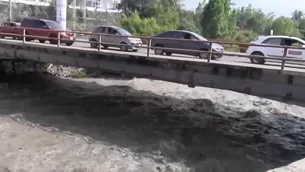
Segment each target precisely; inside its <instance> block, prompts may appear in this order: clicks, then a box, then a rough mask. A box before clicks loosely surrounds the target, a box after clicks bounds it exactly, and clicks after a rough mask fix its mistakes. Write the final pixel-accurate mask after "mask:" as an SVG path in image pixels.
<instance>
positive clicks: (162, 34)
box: [157, 31, 173, 38]
mask: <svg viewBox="0 0 305 172" xmlns="http://www.w3.org/2000/svg"><path fill="white" fill-rule="evenodd" d="M172 34H173V32H170V31H168V32H162V33H160V34H158V35H157V37H167V38H170V37H172Z"/></svg>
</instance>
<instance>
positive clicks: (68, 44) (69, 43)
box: [66, 41, 74, 46]
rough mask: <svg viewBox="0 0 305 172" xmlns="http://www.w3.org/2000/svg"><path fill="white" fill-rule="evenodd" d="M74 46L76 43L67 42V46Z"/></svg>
mask: <svg viewBox="0 0 305 172" xmlns="http://www.w3.org/2000/svg"><path fill="white" fill-rule="evenodd" d="M73 44H74V41H69V42H66V45H67V46H71V45H73Z"/></svg>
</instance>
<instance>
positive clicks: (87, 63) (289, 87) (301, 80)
mask: <svg viewBox="0 0 305 172" xmlns="http://www.w3.org/2000/svg"><path fill="white" fill-rule="evenodd" d="M14 44H15V45H12V44H9V43H3V42H2V43H0V58H3V59H24V60H33V61H39V62H46V63H53V64H63V65H69V66H74V67H84V68H99V69H101V70H102V71H107V72H112V73H124V74H126V75H132V76H135V77H145V78H150V79H159V80H164V81H170V82H176V83H181V84H187V85H189V86H190V87H194V86H204V87H211V88H219V89H226V90H232V91H237V92H241V93H246V94H252V95H257V96H261V97H270V98H284V99H289V100H298V101H304V100H305V94H303V93H304V92H305V77H304V76H302V75H299V74H298V73H293V74H285V73H281V72H280V71H279V70H271V69H262V68H254V67H245V66H232V65H227V64H213V63H207V62H204V61H202V62H195V61H193V62H192V61H186V60H181V59H180V60H179V59H165V58H151V57H144V56H135V55H128V54H122V53H120V54H117V53H104V52H103V53H102V52H97V51H96V52H94V51H86V50H81V49H74V50H71V49H67V48H63V47H62V48H57V47H46V46H40V45H34V44H22V43H20V44H19V43H14Z"/></svg>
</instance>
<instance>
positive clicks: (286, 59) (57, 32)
mask: <svg viewBox="0 0 305 172" xmlns="http://www.w3.org/2000/svg"><path fill="white" fill-rule="evenodd" d="M1 28H5V27H1ZM7 28H10V29H11V27H7ZM14 30H19V31H22V33H21V34H19V33H18V34H13V33H5V32H0V36H6V37H15V38H19V39H20V40H22V42H23V43H26V42H27V39H26V38H31V39H38V40H48V41H50V40H53V41H56V42H57V43H56V45H57V47H60V46H61V42H62V41H73V42H81V43H95V44H97V50H98V52H101V49H102V48H101V46H102V45H103V44H106V45H110V46H118V47H119V46H128V45H123V44H114V43H109V42H103V41H102V40H103V39H102V37H103V36H112V37H125V38H139V39H141V40H145V39H146V40H147V43H148V44H147V45H146V46H143V44H142V45H140V46H137V47H138V48H146V49H147V54H146V56H147V57H150V50H151V49H161V50H183V51H189V52H198V53H208V58H207V59H206V60H207V62H208V63H209V62H211V60H212V56H213V55H227V56H238V57H244V58H248V59H251V58H257V59H265V60H276V61H281V70H284V68H285V64H286V62H305V60H303V59H297V58H294V57H289V56H287V49H288V48H289V49H304V50H305V48H303V47H292V46H277V45H259V44H251V43H244V42H235V41H223V40H210V41H203V40H190V39H176V38H160V37H144V36H120V35H112V34H99V33H92V32H81V31H66V30H52V31H50V30H46V29H36V28H25V27H16V28H15V29H14ZM28 30H35V31H37V30H40V31H46V32H52V35H53V36H54V35H56V37H42V36H33V35H27V34H26V31H28ZM63 32H68V33H73V34H74V36H75V34H81V35H95V36H98V40H97V42H95V41H89V40H88V41H84V40H77V39H74V40H67V39H62V38H61V34H62V33H63ZM152 39H161V40H175V41H197V42H205V43H208V44H209V47H210V48H209V49H208V50H190V49H176V48H165V47H152V46H151V41H152ZM213 43H217V44H222V45H223V44H225V45H237V46H258V47H271V48H284V55H283V56H282V57H265V56H257V55H244V54H237V53H236V54H235V53H225V52H215V51H213V50H212V44H213ZM129 46H130V45H129Z"/></svg>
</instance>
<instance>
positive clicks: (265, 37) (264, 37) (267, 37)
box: [258, 35, 305, 43]
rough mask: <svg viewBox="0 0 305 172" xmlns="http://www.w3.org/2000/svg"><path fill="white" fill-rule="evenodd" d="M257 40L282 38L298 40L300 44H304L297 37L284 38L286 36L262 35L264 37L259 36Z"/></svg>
mask: <svg viewBox="0 0 305 172" xmlns="http://www.w3.org/2000/svg"><path fill="white" fill-rule="evenodd" d="M258 38H259V39H261V40H266V39H269V38H284V39H289V38H290V39H296V40H298V41H300V42H304V43H305V41H304V40H302V39H300V38H298V37H293V36H286V35H264V36H259V37H258Z"/></svg>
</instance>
